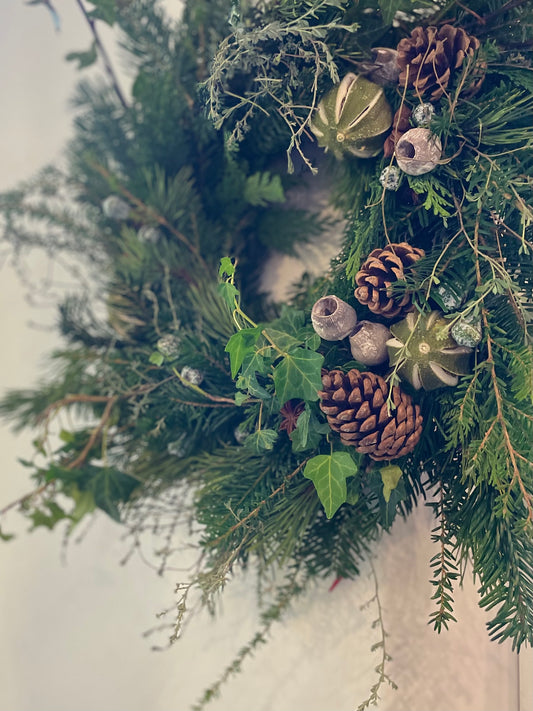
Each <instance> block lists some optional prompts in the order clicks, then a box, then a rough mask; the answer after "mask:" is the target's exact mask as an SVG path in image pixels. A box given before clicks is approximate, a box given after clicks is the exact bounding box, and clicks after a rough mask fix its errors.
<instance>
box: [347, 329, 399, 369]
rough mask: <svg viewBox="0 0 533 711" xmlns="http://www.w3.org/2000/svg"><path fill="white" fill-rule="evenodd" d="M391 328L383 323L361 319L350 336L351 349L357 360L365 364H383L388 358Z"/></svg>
mask: <svg viewBox="0 0 533 711" xmlns="http://www.w3.org/2000/svg"><path fill="white" fill-rule="evenodd" d="M391 337H392V334H391V332H390V329H388V328H387V326H384V325H383V324H382V323H372V322H371V321H359V322H358V323H357V324H356V326H355V330H354V332H353V333H352V335H351V336H350V339H349V340H350V350H351V352H352V355H353V357H354V358H355V360H358V361H359V362H360V363H363V364H364V365H368V366H373V365H381V364H382V363H385V361H386V360H387V359H388V357H389V354H388V351H387V341H388V340H389V339H390V338H391Z"/></svg>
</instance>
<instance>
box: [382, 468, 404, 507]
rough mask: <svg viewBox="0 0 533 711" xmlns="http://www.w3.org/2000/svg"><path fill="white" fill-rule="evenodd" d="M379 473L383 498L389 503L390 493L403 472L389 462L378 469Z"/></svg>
mask: <svg viewBox="0 0 533 711" xmlns="http://www.w3.org/2000/svg"><path fill="white" fill-rule="evenodd" d="M379 473H380V474H381V481H382V482H383V498H384V499H385V501H386V502H387V503H389V501H390V495H391V493H392V492H393V491H394V489H396V487H397V486H398V482H399V481H400V479H401V476H402V474H403V472H402V470H401V469H400V467H399V466H397V465H395V464H389V466H387V467H383V469H380V470H379Z"/></svg>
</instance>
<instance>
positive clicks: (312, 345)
mask: <svg viewBox="0 0 533 711" xmlns="http://www.w3.org/2000/svg"><path fill="white" fill-rule="evenodd" d="M321 343H322V339H321V338H320V336H319V335H318V333H314V332H313V333H310V334H309V335H307V336H305V340H304V344H305V347H306V348H309V350H312V351H317V350H318V349H319V348H320V344H321Z"/></svg>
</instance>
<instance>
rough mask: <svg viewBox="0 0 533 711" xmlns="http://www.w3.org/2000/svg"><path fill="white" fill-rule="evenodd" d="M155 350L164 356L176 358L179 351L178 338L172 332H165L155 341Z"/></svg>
mask: <svg viewBox="0 0 533 711" xmlns="http://www.w3.org/2000/svg"><path fill="white" fill-rule="evenodd" d="M157 350H158V351H159V352H160V353H161V354H162V355H164V356H165V358H176V357H177V356H178V354H179V352H180V340H179V338H178V337H177V336H175V335H174V334H173V333H167V334H165V335H164V336H161V338H160V339H159V340H158V341H157Z"/></svg>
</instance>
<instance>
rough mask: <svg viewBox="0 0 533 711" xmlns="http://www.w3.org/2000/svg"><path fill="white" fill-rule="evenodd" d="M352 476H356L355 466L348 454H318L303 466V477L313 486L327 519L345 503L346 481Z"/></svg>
mask: <svg viewBox="0 0 533 711" xmlns="http://www.w3.org/2000/svg"><path fill="white" fill-rule="evenodd" d="M354 474H357V466H356V464H355V462H354V461H353V459H352V458H351V457H350V455H349V454H348V452H333V454H319V455H318V456H317V457H313V459H310V460H309V461H308V462H307V464H306V465H305V469H304V477H306V479H311V481H312V482H313V484H314V485H315V488H316V493H317V494H318V498H319V499H320V501H321V503H322V506H323V507H324V510H325V512H326V516H327V517H328V518H331V517H332V516H333V514H334V513H335V511H337V509H338V508H339V506H341V504H344V503H345V502H346V499H347V489H346V479H347V478H348V477H349V476H353V475H354Z"/></svg>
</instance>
